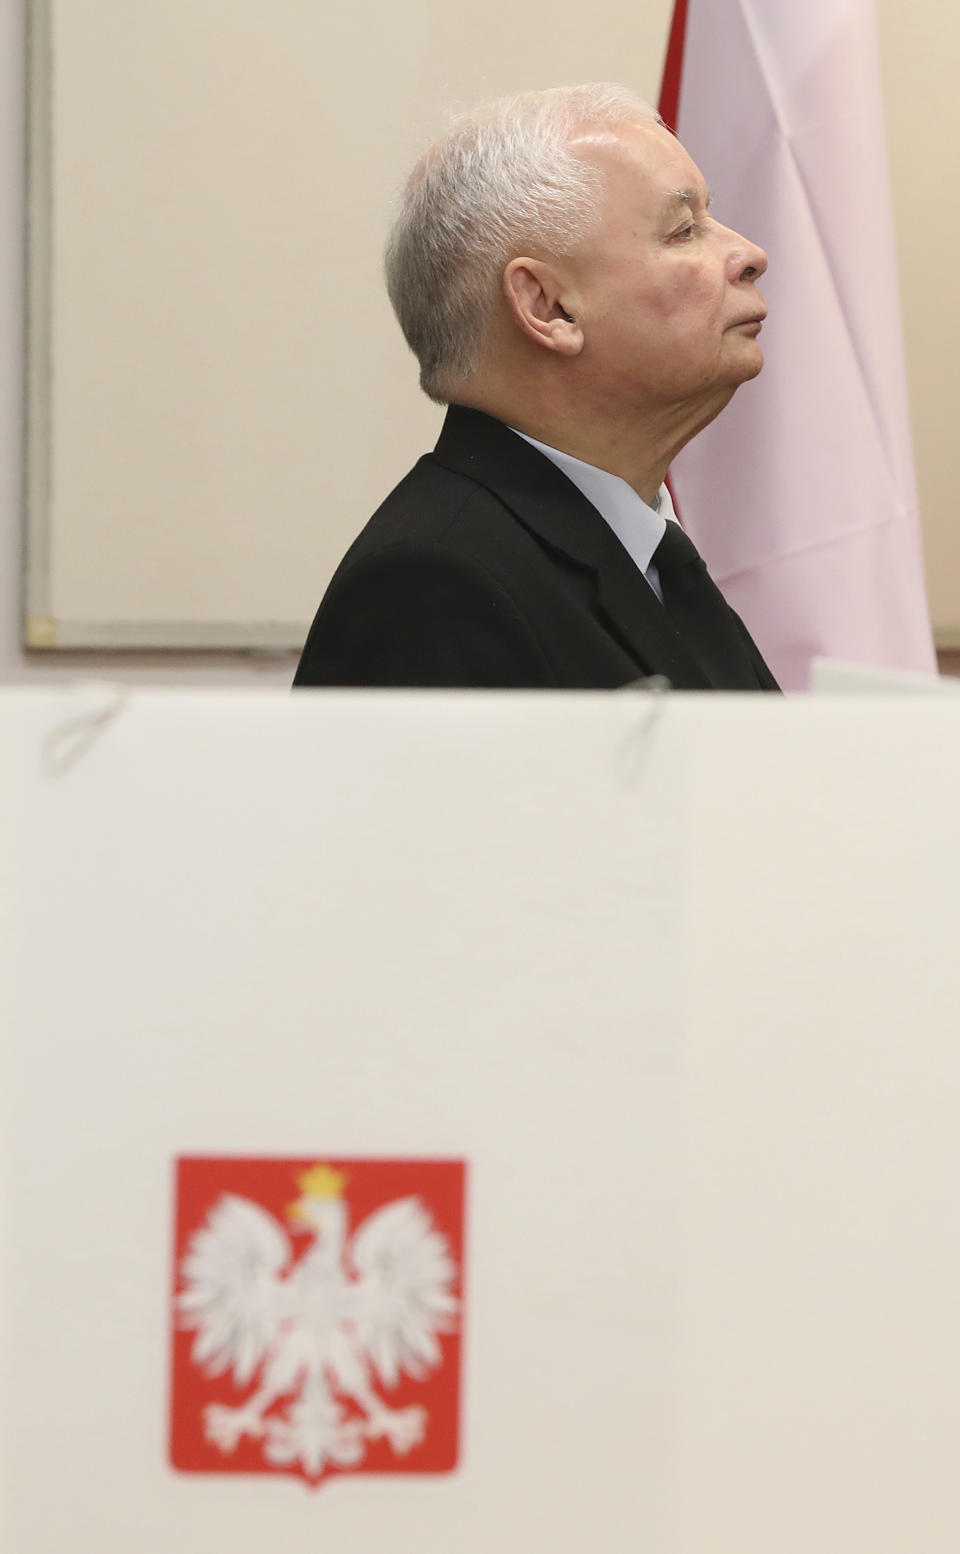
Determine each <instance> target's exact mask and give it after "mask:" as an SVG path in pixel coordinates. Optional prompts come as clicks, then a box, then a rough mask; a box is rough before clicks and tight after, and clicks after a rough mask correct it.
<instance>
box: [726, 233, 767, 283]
mask: <svg viewBox="0 0 960 1554" xmlns="http://www.w3.org/2000/svg"><path fill="white" fill-rule="evenodd" d="M730 236H731V237H732V239H733V247H732V248H731V251H730V271H731V279H732V280H736V281H757V280H759V279H760V276H761V275H762V274H763V272H764V270H765V269H766V268H767V256H766V254H765V253H764V251H763V249H762V248H760V247H758V246H757V244H756V243H751V242H750V239H749V238H746V237H741V236H740V234H739V232H731V234H730Z"/></svg>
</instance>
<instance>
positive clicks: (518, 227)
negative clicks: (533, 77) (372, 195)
mask: <svg viewBox="0 0 960 1554" xmlns="http://www.w3.org/2000/svg"><path fill="white" fill-rule="evenodd" d="M633 119H644V120H651V121H653V122H654V123H658V122H660V118H659V115H658V113H657V111H656V109H655V108H652V107H651V106H650V104H649V103H647V102H644V101H643V99H642V98H640V97H637V96H635V95H634V93H633V92H631V91H629V90H628V89H627V88H626V87H624V86H617V85H614V84H611V83H609V82H600V83H597V84H593V85H587V86H569V87H565V86H560V87H554V88H552V89H550V90H549V91H543V92H523V93H521V94H520V95H518V96H516V97H504V98H500V99H499V100H498V101H496V102H490V103H484V104H482V105H481V106H480V107H479V108H476V109H474V110H472V111H471V112H470V113H466V114H463V115H462V116H461V117H459V118H457V119H454V120H453V122H452V123H451V125H450V127H449V129H448V130H447V133H446V134H445V135H444V136H443V138H442V139H441V140H438V141H437V142H436V144H435V145H433V146H431V147H430V149H429V150H428V151H427V152H426V153H425V154H424V156H422V157H421V158H420V161H419V162H418V163H417V165H416V167H415V168H414V170H413V173H412V174H411V176H410V179H409V182H408V183H407V186H406V188H405V190H404V191H403V194H402V196H401V199H400V206H399V209H398V211H397V215H396V218H395V220H394V222H393V226H392V228H391V231H390V235H389V238H388V240H387V248H386V274H387V290H388V292H389V293H390V301H391V302H392V303H393V309H394V312H395V313H396V315H397V318H398V320H399V323H400V327H401V329H402V330H403V333H404V336H405V338H406V341H407V344H408V345H409V347H410V349H411V350H412V351H413V353H414V355H415V356H416V357H417V360H418V361H419V363H420V385H421V387H422V388H423V391H424V393H425V394H428V395H429V397H430V398H431V399H435V400H437V401H438V402H439V403H441V404H443V403H445V402H446V401H447V400H448V399H450V398H452V397H453V394H454V393H455V390H456V384H457V382H458V381H459V382H462V380H463V379H464V378H466V377H468V376H469V374H470V373H471V372H472V371H473V370H474V368H475V367H476V365H477V361H478V357H479V355H480V352H481V349H482V346H483V343H484V336H485V334H486V331H487V327H488V325H489V322H490V319H491V316H492V314H493V310H494V308H495V306H496V299H497V297H498V296H499V293H500V285H501V278H502V275H503V270H504V266H505V265H506V264H507V263H508V262H509V260H510V259H511V258H516V257H517V255H518V254H520V253H523V252H524V251H525V250H526V251H529V250H530V249H531V248H533V249H540V250H541V251H543V250H545V251H546V252H548V253H550V254H553V255H556V256H559V255H561V254H563V253H568V252H569V251H570V249H571V248H573V247H575V245H576V244H577V243H579V242H581V241H582V240H583V239H584V238H585V237H587V236H588V235H589V233H590V231H591V230H593V228H594V227H595V226H596V225H597V223H598V222H599V220H600V198H601V195H602V189H603V179H602V175H601V172H600V169H599V168H598V167H597V166H596V165H595V164H594V163H592V162H590V161H588V160H586V159H585V158H583V157H579V156H577V155H576V154H575V153H574V152H573V151H571V149H570V141H571V139H573V138H574V136H575V135H576V133H577V132H578V131H579V130H582V129H585V128H594V127H598V128H611V129H613V128H617V127H618V126H619V125H622V124H624V123H625V122H627V121H628V120H633Z"/></svg>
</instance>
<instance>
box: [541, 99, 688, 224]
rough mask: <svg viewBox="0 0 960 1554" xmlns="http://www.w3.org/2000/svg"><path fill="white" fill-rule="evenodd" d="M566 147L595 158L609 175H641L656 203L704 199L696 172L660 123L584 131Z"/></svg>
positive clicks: (635, 122) (633, 123)
mask: <svg viewBox="0 0 960 1554" xmlns="http://www.w3.org/2000/svg"><path fill="white" fill-rule="evenodd" d="M570 146H571V149H572V150H573V149H575V150H577V151H579V152H580V153H581V155H583V154H586V155H587V156H591V157H596V158H597V159H598V160H599V161H600V162H601V163H605V164H606V166H607V168H608V170H609V171H610V172H612V171H613V170H614V169H615V168H617V169H619V170H620V172H621V174H627V175H628V176H629V175H631V174H632V175H634V176H636V175H637V174H639V175H641V176H642V177H643V178H644V180H645V181H646V182H647V183H648V184H649V185H650V192H651V194H653V195H654V196H655V198H657V199H658V200H663V201H664V202H667V201H669V202H672V203H673V204H675V205H680V204H683V203H687V204H689V203H691V201H692V202H694V203H698V202H699V201H700V200H701V199H704V198H708V196H707V190H706V185H705V183H704V180H703V178H702V176H701V173H700V169H699V168H698V167H697V166H696V164H695V163H694V161H693V160H692V158H691V157H690V155H689V153H688V152H687V151H685V150H684V148H683V146H682V145H681V144H680V142H679V140H677V138H676V136H675V135H674V134H672V133H671V131H670V130H668V129H667V127H666V126H665V125H663V124H657V123H654V122H653V121H652V120H649V119H637V120H629V121H627V122H626V123H624V124H622V125H618V126H617V127H616V128H607V127H604V128H593V129H588V128H584V129H583V130H581V131H580V132H579V133H578V134H577V135H576V137H575V138H574V139H573V140H572V141H571V142H570Z"/></svg>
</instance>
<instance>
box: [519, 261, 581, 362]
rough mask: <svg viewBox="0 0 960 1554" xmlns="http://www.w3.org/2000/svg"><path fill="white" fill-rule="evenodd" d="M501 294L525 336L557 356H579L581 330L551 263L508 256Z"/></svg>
mask: <svg viewBox="0 0 960 1554" xmlns="http://www.w3.org/2000/svg"><path fill="white" fill-rule="evenodd" d="M503 294H504V296H505V297H506V299H507V306H508V307H509V309H510V312H511V314H512V316H513V320H514V323H515V324H516V325H517V328H518V329H521V330H522V331H523V333H524V334H525V335H526V336H527V338H528V339H530V340H533V341H534V342H535V344H537V345H542V346H544V347H545V349H546V350H548V351H556V352H557V353H558V354H559V355H561V356H579V354H580V352H581V351H582V350H583V330H582V329H581V328H580V325H579V324H578V322H577V319H576V316H575V313H574V308H575V304H574V302H573V300H572V299H571V298H570V297H569V296H567V295H566V294H565V291H564V288H563V286H562V285H561V283H560V279H559V277H558V276H557V274H556V272H555V270H554V269H553V266H552V265H549V264H546V263H544V261H543V260H541V259H511V260H510V263H509V264H508V265H507V267H506V269H505V270H504V272H503Z"/></svg>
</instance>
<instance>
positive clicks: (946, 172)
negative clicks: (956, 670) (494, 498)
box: [0, 0, 960, 685]
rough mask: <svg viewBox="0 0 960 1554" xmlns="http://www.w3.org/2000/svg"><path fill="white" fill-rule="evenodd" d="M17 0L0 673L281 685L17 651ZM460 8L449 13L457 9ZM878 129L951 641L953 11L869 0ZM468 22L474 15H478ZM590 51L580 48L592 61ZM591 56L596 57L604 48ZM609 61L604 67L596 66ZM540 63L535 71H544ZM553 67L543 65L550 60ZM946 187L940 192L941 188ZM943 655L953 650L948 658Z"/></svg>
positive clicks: (206, 659)
mask: <svg viewBox="0 0 960 1554" xmlns="http://www.w3.org/2000/svg"><path fill="white" fill-rule="evenodd" d="M666 10H667V6H666V4H665V0H656V4H655V5H653V6H651V7H648V8H647V9H646V12H645V27H646V29H648V30H649V29H652V30H653V33H654V34H655V33H656V31H657V29H658V28H659V29H660V30H661V32H662V27H663V18H664V17H665V15H666ZM24 11H25V5H24V3H23V0H0V129H2V134H0V679H5V680H11V679H24V678H38V677H39V678H61V677H62V676H63V675H64V674H73V673H77V672H80V673H83V674H89V673H101V674H103V673H109V674H111V675H118V676H120V677H121V678H134V679H139V680H145V681H146V680H176V679H180V680H183V679H189V680H203V681H206V682H208V683H209V682H211V681H223V680H231V681H233V680H245V679H249V678H250V677H251V676H253V677H254V678H255V679H256V680H257V682H258V683H261V684H263V683H275V684H277V685H282V684H284V683H286V681H287V679H288V677H289V665H288V662H287V661H285V660H280V661H276V660H270V659H269V658H268V659H259V660H257V661H251V660H250V659H249V658H245V657H243V656H241V655H220V656H213V655H203V654H197V655H185V654H179V655H163V656H160V657H157V656H151V655H144V654H140V655H135V654H129V653H123V654H90V653H85V654H69V655H62V656H60V657H58V658H57V659H56V660H51V659H50V658H42V657H38V656H37V655H32V656H30V655H25V654H24V653H23V652H22V650H21V648H20V646H19V592H20V586H19V570H20V557H21V541H20V513H21V486H22V458H23V406H22V372H23V365H22V364H23V348H24V330H23V297H24V275H23V261H22V251H23V241H24V231H23V220H22V204H23V193H24V190H23V157H24V136H23V114H24V74H23V27H24ZM459 16H460V13H458V17H459ZM878 17H879V22H880V36H881V49H882V56H883V64H884V85H885V92H886V99H887V105H888V129H889V133H888V142H889V154H890V165H891V178H892V183H893V193H894V206H895V214H896V222H897V236H898V246H899V255H900V268H901V281H902V289H903V313H904V323H905V337H906V353H907V363H908V373H909V380H910V396H911V405H912V415H913V425H914V438H915V447H916V455H917V473H918V484H919V490H920V500H921V512H922V518H923V524H924V533H925V544H926V549H927V555H928V570H929V578H930V589H931V602H932V606H933V611H934V615H935V619H936V622H937V624H938V627H939V633H940V637H941V640H942V641H943V642H944V643H947V642H949V643H952V644H954V645H956V646H957V647H960V541H958V539H957V537H956V533H955V529H956V525H955V522H954V509H955V507H956V500H957V494H958V487H960V469H958V468H957V459H956V457H955V455H954V452H953V448H954V443H955V441H956V438H955V436H954V435H953V427H952V419H953V400H954V392H953V381H952V371H951V368H950V366H948V364H952V361H953V359H954V357H955V354H956V344H957V343H960V342H957V341H956V340H955V337H956V336H957V335H958V334H960V323H958V321H957V319H956V317H955V313H956V307H955V303H954V273H953V272H954V262H953V257H954V252H955V250H956V247H957V241H958V237H960V233H958V231H957V228H958V225H960V218H957V217H956V216H955V215H954V207H955V201H954V200H953V198H952V187H953V183H954V181H955V171H956V162H957V157H956V153H955V152H954V149H953V143H952V142H953V137H952V132H951V131H950V130H949V129H946V130H943V129H938V130H931V128H930V126H949V125H950V122H951V120H950V114H949V108H950V106H951V97H952V95H953V93H954V81H955V80H956V79H957V77H958V75H960V18H958V17H957V16H956V15H954V13H952V12H950V11H949V10H944V9H943V8H940V7H938V8H937V11H936V12H934V8H933V5H932V3H930V0H922V3H921V0H918V3H916V4H914V5H911V6H909V7H908V6H906V5H905V4H904V3H903V0H878ZM481 23H482V24H481ZM623 35H624V37H630V38H631V39H633V40H635V39H636V36H637V27H636V20H635V15H634V13H633V11H631V10H628V9H626V8H625V9H624V13H623ZM510 36H511V30H510V15H509V14H508V10H507V7H506V6H500V7H499V8H494V10H493V12H490V11H489V9H488V10H486V11H484V14H483V17H482V18H480V17H479V16H475V15H473V13H466V14H465V16H464V17H463V19H458V22H457V24H456V33H455V31H454V27H453V23H452V22H451V21H450V20H449V18H448V21H447V23H446V30H445V31H442V32H440V33H436V34H435V35H433V36H432V37H431V39H430V40H429V47H430V50H431V52H432V56H433V57H434V64H436V62H437V61H439V60H441V56H442V55H443V53H444V51H445V50H450V51H452V50H454V48H455V46H456V45H457V44H458V42H459V43H461V44H463V43H465V44H466V46H467V48H468V49H469V50H471V51H472V52H473V53H474V54H475V55H478V57H479V60H480V64H481V66H482V67H483V68H486V67H487V65H489V66H490V68H493V67H494V65H495V64H496V63H497V62H498V60H499V59H500V58H501V57H502V52H503V50H504V48H505V46H506V45H507V44H508V43H509V40H510ZM555 56H556V46H555V45H554V44H552V43H551V38H550V34H549V33H547V34H546V35H545V37H544V40H543V51H542V52H540V53H538V52H537V51H536V50H534V51H533V52H532V53H531V54H530V57H529V58H527V57H524V58H522V59H519V60H516V61H515V62H514V65H515V69H514V74H515V77H516V84H520V83H521V81H523V82H525V81H526V80H527V79H528V78H529V79H536V80H543V79H547V78H548V77H549V75H550V68H551V67H552V66H553V65H554V63H555ZM600 63H601V61H600V60H596V61H591V65H592V67H594V69H592V70H591V71H590V72H587V73H594V70H595V68H596V67H598V66H599V65H600ZM603 63H604V64H605V65H607V61H606V60H604V61H603ZM617 63H618V65H619V73H620V74H621V75H623V76H625V77H629V78H631V79H632V80H634V81H635V82H636V83H637V84H638V85H640V86H641V87H642V88H645V89H646V90H647V91H651V90H653V89H654V85H655V80H656V74H657V71H656V69H655V68H654V67H653V65H652V62H651V61H649V60H645V61H642V60H641V59H640V58H639V55H638V52H637V50H636V49H634V51H633V53H632V54H629V55H628V54H626V53H622V54H619V56H618V60H617ZM608 68H609V66H608ZM545 72H546V74H545ZM554 73H555V72H554ZM948 191H949V192H948ZM956 664H957V659H956V656H955V655H954V657H953V658H952V659H951V661H950V664H949V667H951V668H953V667H954V666H955V665H956Z"/></svg>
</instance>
